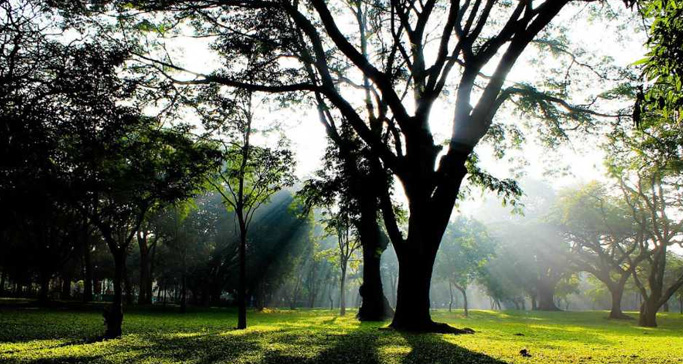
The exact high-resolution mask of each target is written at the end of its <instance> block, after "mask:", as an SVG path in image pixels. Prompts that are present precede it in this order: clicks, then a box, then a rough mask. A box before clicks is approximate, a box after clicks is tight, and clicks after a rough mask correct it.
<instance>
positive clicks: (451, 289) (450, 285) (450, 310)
mask: <svg viewBox="0 0 683 364" xmlns="http://www.w3.org/2000/svg"><path fill="white" fill-rule="evenodd" d="M448 294H450V297H451V299H450V301H448V312H453V283H451V281H448Z"/></svg>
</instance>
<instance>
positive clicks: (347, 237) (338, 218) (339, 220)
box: [323, 206, 360, 316]
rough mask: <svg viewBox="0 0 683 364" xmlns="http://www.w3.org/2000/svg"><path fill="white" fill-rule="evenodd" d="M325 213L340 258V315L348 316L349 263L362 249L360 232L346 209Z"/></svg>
mask: <svg viewBox="0 0 683 364" xmlns="http://www.w3.org/2000/svg"><path fill="white" fill-rule="evenodd" d="M334 207H335V206H331V207H330V209H329V210H328V211H327V212H326V213H325V217H324V219H323V223H324V224H325V231H326V233H327V235H329V236H334V237H336V239H337V253H338V255H337V256H338V258H339V269H340V275H339V315H340V316H344V315H345V314H346V277H347V274H346V273H347V270H348V268H349V262H350V261H351V258H352V257H353V256H354V255H355V253H356V252H357V250H358V249H359V248H360V240H359V238H358V232H357V231H356V230H355V228H354V226H353V223H352V222H351V216H350V214H349V212H348V211H347V210H345V209H344V207H339V206H337V207H338V208H339V210H338V211H332V210H331V208H334Z"/></svg>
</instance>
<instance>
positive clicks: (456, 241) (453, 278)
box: [434, 217, 496, 288]
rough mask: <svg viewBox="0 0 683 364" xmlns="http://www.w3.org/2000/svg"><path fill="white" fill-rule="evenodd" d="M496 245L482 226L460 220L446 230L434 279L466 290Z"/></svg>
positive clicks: (489, 257)
mask: <svg viewBox="0 0 683 364" xmlns="http://www.w3.org/2000/svg"><path fill="white" fill-rule="evenodd" d="M495 245H496V242H495V240H493V239H492V238H491V237H490V236H489V235H488V233H487V231H486V227H485V226H484V225H483V224H482V223H480V222H478V221H476V220H473V219H468V218H464V217H459V218H457V219H456V220H455V221H453V222H451V223H450V224H449V225H448V228H446V233H445V234H444V237H443V239H442V241H441V246H440V248H439V253H438V255H437V258H436V264H435V266H434V273H435V275H436V276H437V278H440V279H443V280H447V281H450V282H451V283H453V284H456V285H457V286H459V287H463V288H466V287H467V286H468V285H469V284H470V283H471V282H472V281H474V280H475V279H476V278H477V277H478V276H479V275H480V274H481V272H482V270H483V269H484V267H485V265H486V263H487V262H488V261H489V260H490V259H491V258H492V257H493V255H494V250H495Z"/></svg>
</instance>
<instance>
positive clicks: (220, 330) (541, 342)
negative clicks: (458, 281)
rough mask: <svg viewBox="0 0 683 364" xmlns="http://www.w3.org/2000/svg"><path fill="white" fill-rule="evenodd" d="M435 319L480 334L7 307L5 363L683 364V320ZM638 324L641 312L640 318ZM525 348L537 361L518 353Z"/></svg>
mask: <svg viewBox="0 0 683 364" xmlns="http://www.w3.org/2000/svg"><path fill="white" fill-rule="evenodd" d="M433 316H434V318H435V320H438V321H445V322H448V323H451V324H452V325H454V326H457V327H470V328H473V329H474V330H475V331H476V332H477V333H476V334H474V335H459V336H454V335H441V334H427V335H411V334H403V333H398V332H395V331H393V330H380V328H382V327H384V326H386V323H384V324H382V323H360V322H358V321H356V320H355V319H354V312H350V313H349V314H348V315H347V316H345V317H338V316H337V315H336V312H333V311H329V310H296V311H289V310H274V311H269V312H265V313H256V312H250V316H249V324H250V327H249V328H248V329H247V330H240V331H238V330H234V329H233V327H234V326H235V325H236V317H235V312H234V311H233V310H229V309H206V310H194V311H192V310H191V311H190V312H188V313H186V314H179V313H177V312H175V311H174V310H171V309H169V310H158V309H155V310H135V309H129V310H128V311H127V314H126V317H125V321H124V332H125V335H124V336H123V337H122V338H121V339H119V340H110V341H104V342H93V340H92V339H94V338H96V337H97V336H98V335H99V334H101V332H102V331H103V325H102V317H101V314H100V313H99V312H98V311H96V310H79V311H76V310H57V309H38V310H35V309H30V310H28V309H22V308H14V309H9V308H3V307H1V306H0V362H100V363H123V362H147V363H212V362H221V363H325V364H328V363H502V362H506V363H614V364H617V363H648V364H649V363H654V364H659V363H682V362H683V316H682V315H678V314H675V313H669V314H661V315H660V317H659V323H660V327H659V328H657V329H644V328H640V327H637V326H635V324H636V322H635V320H631V321H610V320H607V319H606V316H607V313H606V312H550V313H539V312H519V311H505V312H495V311H476V310H475V311H471V315H470V317H468V318H465V317H464V316H463V315H462V312H460V311H457V312H453V313H448V312H446V311H435V312H434V313H433ZM633 316H635V314H633ZM521 349H527V350H528V351H529V352H530V353H531V355H532V356H531V357H530V358H525V357H522V356H521V355H520V354H519V351H520V350H521Z"/></svg>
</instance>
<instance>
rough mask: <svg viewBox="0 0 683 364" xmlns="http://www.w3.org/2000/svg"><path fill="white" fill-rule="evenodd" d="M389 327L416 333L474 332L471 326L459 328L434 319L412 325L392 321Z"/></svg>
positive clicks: (458, 333) (459, 333)
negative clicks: (397, 323)
mask: <svg viewBox="0 0 683 364" xmlns="http://www.w3.org/2000/svg"><path fill="white" fill-rule="evenodd" d="M389 328H391V329H394V330H397V331H405V332H415V333H435V334H454V335H461V334H474V330H472V329H470V328H469V327H466V328H463V329H459V328H456V327H453V326H451V325H449V324H447V323H443V322H434V321H430V322H428V323H426V324H421V325H410V326H407V325H406V326H404V325H396V324H395V323H392V324H391V325H389Z"/></svg>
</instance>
